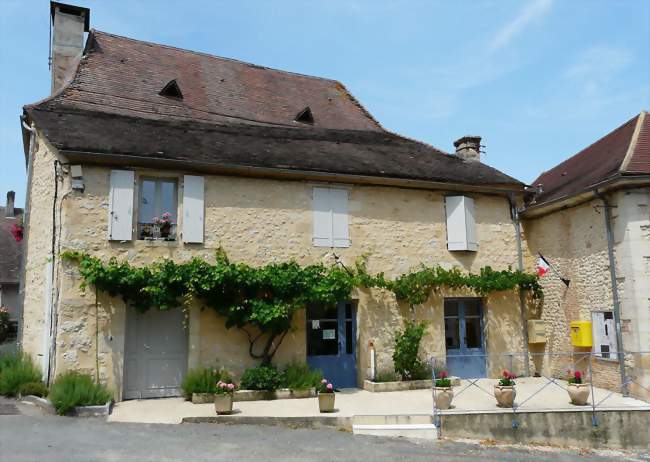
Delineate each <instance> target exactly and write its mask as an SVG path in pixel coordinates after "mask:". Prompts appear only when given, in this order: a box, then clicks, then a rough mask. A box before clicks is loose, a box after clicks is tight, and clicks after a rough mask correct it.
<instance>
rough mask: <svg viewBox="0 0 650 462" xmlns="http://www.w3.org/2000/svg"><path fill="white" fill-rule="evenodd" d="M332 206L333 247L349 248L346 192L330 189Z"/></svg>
mask: <svg viewBox="0 0 650 462" xmlns="http://www.w3.org/2000/svg"><path fill="white" fill-rule="evenodd" d="M330 202H331V206H332V243H333V246H334V247H350V230H349V228H350V226H349V220H348V191H347V190H345V189H330Z"/></svg>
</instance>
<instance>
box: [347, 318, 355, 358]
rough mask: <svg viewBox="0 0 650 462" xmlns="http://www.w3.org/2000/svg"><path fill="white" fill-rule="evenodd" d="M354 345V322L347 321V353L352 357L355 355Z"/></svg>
mask: <svg viewBox="0 0 650 462" xmlns="http://www.w3.org/2000/svg"><path fill="white" fill-rule="evenodd" d="M352 345H354V339H353V338H352V321H351V320H347V321H345V353H346V354H349V355H351V354H352V353H354V351H353V350H352Z"/></svg>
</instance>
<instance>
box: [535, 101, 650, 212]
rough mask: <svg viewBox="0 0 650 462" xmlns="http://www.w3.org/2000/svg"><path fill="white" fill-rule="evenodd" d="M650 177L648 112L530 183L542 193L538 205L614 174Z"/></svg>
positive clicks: (579, 191) (536, 199)
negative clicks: (646, 175)
mask: <svg viewBox="0 0 650 462" xmlns="http://www.w3.org/2000/svg"><path fill="white" fill-rule="evenodd" d="M631 174H637V175H638V174H650V116H649V115H648V113H647V112H642V113H640V114H639V115H637V116H635V117H633V118H632V119H630V120H628V121H627V122H625V123H624V124H623V125H621V126H620V127H618V128H617V129H615V130H613V131H612V132H610V133H608V134H607V135H605V136H604V137H602V138H601V139H599V140H598V141H596V142H595V143H594V144H592V145H591V146H589V147H587V148H585V149H583V150H582V151H580V152H579V153H577V154H575V155H574V156H573V157H570V158H569V159H567V160H565V161H564V162H562V163H561V164H558V165H557V166H555V167H553V168H552V169H551V170H549V171H547V172H544V173H542V174H541V175H540V176H539V177H538V178H537V179H536V180H535V181H534V182H533V183H532V186H533V188H534V189H541V193H540V194H537V195H536V196H535V198H534V205H535V206H539V205H541V204H543V203H545V202H550V201H553V200H557V199H560V198H563V197H569V196H573V195H576V194H580V193H582V192H584V191H586V190H589V189H591V188H592V187H593V186H594V185H596V184H599V183H602V182H603V181H605V180H608V179H610V178H612V177H614V176H616V175H631Z"/></svg>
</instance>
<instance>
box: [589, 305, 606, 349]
mask: <svg viewBox="0 0 650 462" xmlns="http://www.w3.org/2000/svg"><path fill="white" fill-rule="evenodd" d="M591 333H592V336H593V338H592V344H593V352H594V353H595V354H596V355H598V356H601V355H602V352H603V350H602V344H603V340H604V338H603V337H604V334H605V314H604V313H602V312H592V313H591Z"/></svg>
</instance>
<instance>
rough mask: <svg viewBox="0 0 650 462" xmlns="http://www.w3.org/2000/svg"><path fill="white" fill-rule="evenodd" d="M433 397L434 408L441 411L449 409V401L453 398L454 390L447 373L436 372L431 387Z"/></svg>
mask: <svg viewBox="0 0 650 462" xmlns="http://www.w3.org/2000/svg"><path fill="white" fill-rule="evenodd" d="M433 397H434V401H435V403H436V407H437V408H438V409H441V410H445V409H449V408H450V407H451V400H452V399H453V398H454V389H453V388H452V387H451V380H450V379H449V377H448V376H447V371H440V372H438V377H437V378H436V379H435V386H434V387H433Z"/></svg>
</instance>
